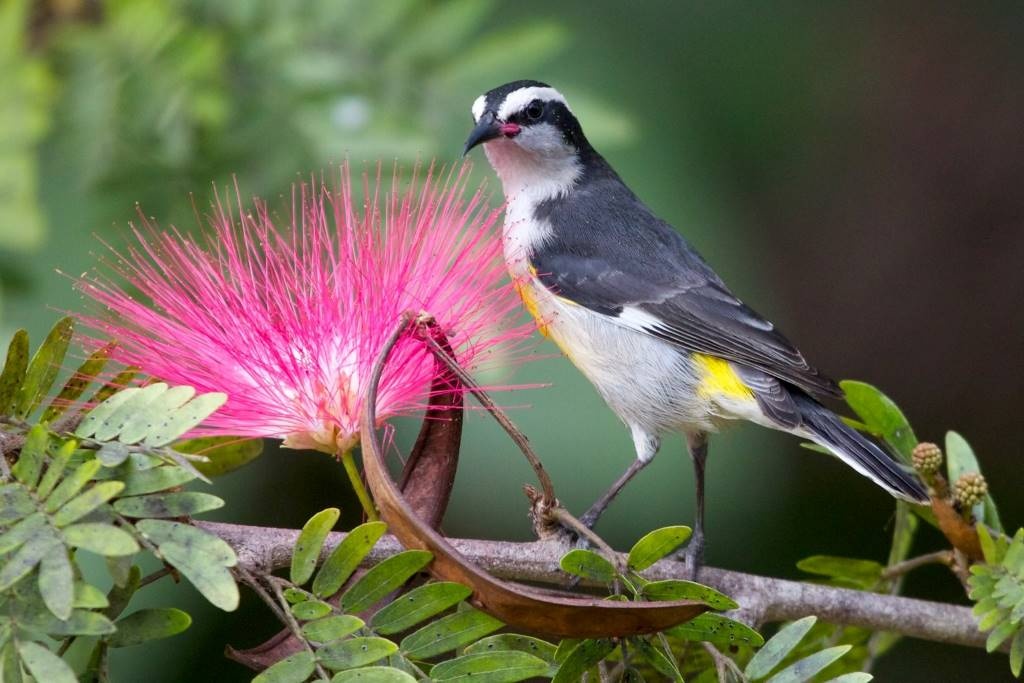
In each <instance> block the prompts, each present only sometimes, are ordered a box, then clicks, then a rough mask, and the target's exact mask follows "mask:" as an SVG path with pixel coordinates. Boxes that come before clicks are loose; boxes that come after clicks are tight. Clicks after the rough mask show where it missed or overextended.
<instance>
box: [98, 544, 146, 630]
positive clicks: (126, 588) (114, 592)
mask: <svg viewBox="0 0 1024 683" xmlns="http://www.w3.org/2000/svg"><path fill="white" fill-rule="evenodd" d="M115 560H116V561H121V562H122V563H125V564H127V565H128V568H127V570H125V571H124V572H123V574H122V575H120V576H117V577H115V579H114V586H113V587H112V588H111V589H110V592H109V593H107V601H108V602H109V603H110V606H109V607H108V608H107V610H106V612H105V613H106V615H107V616H108V617H110V618H111V619H116V618H117V617H119V616H120V615H121V612H123V611H124V610H125V608H126V607H128V603H130V602H131V600H132V596H133V595H135V592H136V591H137V590H139V586H140V585H141V583H142V570H141V569H140V568H139V567H138V565H134V564H131V558H111V557H108V558H107V567H108V568H110V567H111V565H113V564H114V561H115ZM111 574H112V575H113V574H114V572H113V571H111Z"/></svg>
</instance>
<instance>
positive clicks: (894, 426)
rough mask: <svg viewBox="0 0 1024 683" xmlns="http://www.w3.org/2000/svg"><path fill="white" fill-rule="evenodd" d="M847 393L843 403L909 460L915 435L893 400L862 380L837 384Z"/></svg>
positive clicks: (901, 455) (915, 443) (903, 457)
mask: <svg viewBox="0 0 1024 683" xmlns="http://www.w3.org/2000/svg"><path fill="white" fill-rule="evenodd" d="M839 386H840V387H842V389H843V392H844V393H845V394H846V403H847V404H849V406H850V408H852V409H853V412H855V413H857V416H858V417H859V418H860V419H861V420H863V421H864V423H865V424H867V425H868V426H869V427H871V428H872V429H874V430H876V431H877V432H878V433H880V434H881V435H882V437H883V438H884V439H885V442H886V443H887V444H889V446H890V447H892V449H893V450H894V451H896V453H897V454H898V455H899V456H900V457H901V458H902V459H903V461H904V462H907V463H909V462H910V453H911V451H913V450H914V446H916V445H917V437H916V436H915V435H914V430H913V429H912V428H911V427H910V423H909V422H908V421H907V418H906V416H905V415H904V414H903V411H901V410H900V409H899V406H897V405H896V404H895V403H894V402H893V400H892V399H890V398H889V397H888V396H886V395H885V394H883V393H882V392H881V391H879V390H878V389H876V388H875V387H873V386H871V385H870V384H867V383H865V382H855V381H853V380H844V381H842V382H840V383H839Z"/></svg>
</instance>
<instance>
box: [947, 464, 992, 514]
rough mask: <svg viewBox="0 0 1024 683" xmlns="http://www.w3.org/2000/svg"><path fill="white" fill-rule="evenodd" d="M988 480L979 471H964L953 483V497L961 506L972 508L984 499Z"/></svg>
mask: <svg viewBox="0 0 1024 683" xmlns="http://www.w3.org/2000/svg"><path fill="white" fill-rule="evenodd" d="M987 494H988V482H986V481H985V477H983V476H981V473H980V472H965V473H964V474H961V475H960V478H959V479H957V480H956V483H955V484H954V485H953V498H954V499H955V500H956V502H957V503H959V504H960V505H961V507H963V508H972V507H974V506H975V505H977V504H978V503H980V502H981V501H983V500H985V496H986V495H987Z"/></svg>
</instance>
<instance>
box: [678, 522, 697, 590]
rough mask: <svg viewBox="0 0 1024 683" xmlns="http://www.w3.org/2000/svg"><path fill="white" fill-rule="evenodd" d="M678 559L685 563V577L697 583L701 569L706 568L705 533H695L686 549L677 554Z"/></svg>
mask: <svg viewBox="0 0 1024 683" xmlns="http://www.w3.org/2000/svg"><path fill="white" fill-rule="evenodd" d="M676 559H677V560H679V561H680V562H682V563H683V575H684V576H685V578H686V579H687V580H689V581H695V580H696V579H697V574H698V572H700V568H701V567H702V566H704V532H703V531H702V530H700V529H698V530H696V531H694V533H693V536H691V537H690V542H689V543H687V544H686V548H684V549H683V550H680V551H679V552H677V553H676Z"/></svg>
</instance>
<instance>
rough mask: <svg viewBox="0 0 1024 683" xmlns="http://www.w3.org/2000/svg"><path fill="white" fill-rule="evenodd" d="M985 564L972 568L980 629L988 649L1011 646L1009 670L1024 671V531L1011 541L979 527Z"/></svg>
mask: <svg viewBox="0 0 1024 683" xmlns="http://www.w3.org/2000/svg"><path fill="white" fill-rule="evenodd" d="M978 535H979V537H980V538H981V540H982V544H981V548H982V552H983V553H984V554H985V562H984V563H979V564H975V565H973V566H972V567H971V576H970V578H969V579H968V583H969V585H970V588H971V591H970V597H971V599H972V600H974V608H973V612H974V616H975V617H977V619H978V628H979V629H981V630H982V631H987V632H988V638H987V639H986V641H985V648H986V649H987V650H988V651H989V652H992V651H994V650H995V649H997V648H999V647H1000V646H1004V645H1005V643H1007V642H1009V643H1010V670H1011V671H1012V672H1013V675H1014V676H1018V677H1019V676H1020V675H1021V671H1022V669H1024V623H1022V622H1024V529H1019V530H1018V531H1017V533H1016V534H1015V535H1014V537H1013V538H1012V539H1009V538H1007V537H1005V536H1003V535H1001V534H997V535H995V536H993V535H992V534H991V533H989V531H988V529H986V528H985V526H984V525H982V524H978Z"/></svg>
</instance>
